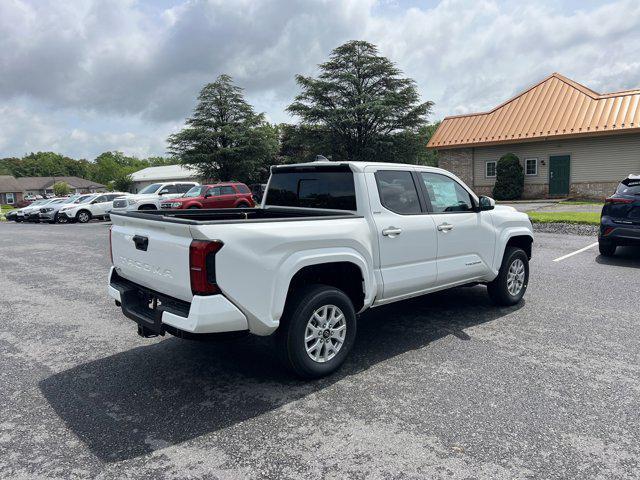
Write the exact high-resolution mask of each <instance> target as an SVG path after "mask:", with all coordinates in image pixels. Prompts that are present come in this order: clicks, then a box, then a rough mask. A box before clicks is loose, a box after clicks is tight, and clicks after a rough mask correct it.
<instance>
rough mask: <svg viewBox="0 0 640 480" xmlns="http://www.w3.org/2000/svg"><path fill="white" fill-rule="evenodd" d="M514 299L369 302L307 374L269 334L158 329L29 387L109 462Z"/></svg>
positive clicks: (309, 389)
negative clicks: (306, 376) (329, 359)
mask: <svg viewBox="0 0 640 480" xmlns="http://www.w3.org/2000/svg"><path fill="white" fill-rule="evenodd" d="M523 304H524V302H523ZM523 304H521V305H519V306H516V307H511V308H498V307H495V306H493V305H491V304H490V303H489V300H488V297H487V294H486V289H485V288H484V287H473V288H458V289H454V290H450V291H446V292H440V293H436V294H432V295H428V296H425V297H421V298H417V299H413V300H409V301H406V302H402V303H399V304H396V305H389V306H385V307H379V308H375V309H372V310H370V311H369V312H367V313H365V314H364V315H363V316H362V317H361V319H360V322H359V325H358V339H357V340H356V344H355V347H354V349H353V350H352V352H351V355H350V357H349V359H348V360H347V362H346V363H345V365H344V366H343V367H342V369H341V370H340V371H338V372H337V373H336V374H334V375H333V376H330V377H327V378H324V379H321V380H317V381H311V382H304V381H301V380H299V379H296V378H294V377H293V376H292V375H290V374H289V373H288V372H287V371H286V370H284V369H283V367H282V366H281V365H280V363H279V362H278V361H277V359H276V356H275V354H274V352H273V348H272V342H271V339H270V338H259V337H253V336H249V337H247V338H244V339H242V340H236V341H234V342H224V343H223V342H215V343H211V342H210V343H204V342H194V341H187V340H181V339H177V338H173V337H170V336H168V337H165V339H164V340H163V341H160V342H157V343H153V344H151V345H149V346H143V347H137V348H133V349H131V350H128V351H125V352H122V353H118V354H116V355H112V356H109V357H105V358H102V359H100V360H96V361H92V362H89V363H85V364H82V365H78V366H77V367H74V368H72V369H70V370H67V371H64V372H61V373H59V374H55V375H53V376H51V377H48V378H46V379H44V380H42V381H41V382H40V384H39V386H40V389H41V391H42V392H43V393H44V395H45V397H46V398H47V400H48V402H49V403H50V404H51V406H52V407H53V408H54V410H55V411H56V413H57V414H58V415H59V416H60V417H61V418H62V419H63V420H64V422H65V423H66V424H67V426H68V427H69V428H70V429H71V430H72V431H73V432H74V433H75V434H76V435H77V436H78V437H79V438H80V439H81V440H82V441H83V442H84V443H85V444H86V445H87V446H88V448H89V449H90V450H91V452H92V453H93V454H95V455H96V456H97V457H98V459H100V460H101V461H102V462H117V461H121V460H126V459H130V458H135V457H138V456H141V455H145V454H148V453H151V452H153V451H155V450H159V449H161V448H164V447H167V446H169V445H174V444H178V443H181V442H184V441H186V440H190V439H192V438H196V437H199V436H201V435H203V434H206V433H211V432H215V431H217V430H220V429H223V428H226V427H230V426H233V425H235V424H237V423H239V422H242V421H244V420H248V419H251V418H254V417H257V416H259V415H261V414H264V413H266V412H269V411H272V410H275V409H277V408H280V407H282V406H283V405H286V404H288V403H290V402H293V401H295V400H299V399H301V398H304V397H306V396H308V395H310V394H313V393H314V392H317V391H320V390H322V389H324V388H326V387H327V386H330V385H332V384H333V383H335V382H338V381H340V380H341V379H343V378H345V377H347V376H350V375H354V374H358V373H359V372H362V371H364V370H366V369H368V368H370V367H371V366H373V365H376V364H378V363H380V362H384V361H386V360H389V359H391V358H393V357H395V356H397V355H400V354H403V353H405V352H408V351H410V350H415V349H420V348H423V347H425V346H427V345H429V344H430V343H431V342H434V341H436V340H438V339H440V338H443V337H446V336H448V335H454V336H456V337H457V338H459V339H461V340H469V339H470V338H471V337H469V335H468V334H467V333H465V332H464V329H466V328H469V327H473V326H475V325H479V324H482V323H485V322H490V321H492V320H495V319H497V318H500V317H503V316H505V315H507V314H509V313H512V312H514V311H516V310H518V309H519V308H521V307H522V306H523ZM131 331H132V334H133V332H134V329H133V326H132V328H131ZM381 339H383V341H381ZM436 366H437V365H434V366H433V368H436ZM425 368H429V366H428V365H427V366H426V367H425Z"/></svg>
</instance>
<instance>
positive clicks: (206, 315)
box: [109, 267, 249, 336]
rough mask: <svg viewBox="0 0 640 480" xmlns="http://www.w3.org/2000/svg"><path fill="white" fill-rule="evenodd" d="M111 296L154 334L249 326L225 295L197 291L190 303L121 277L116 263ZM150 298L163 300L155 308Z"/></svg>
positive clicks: (178, 333) (236, 328) (110, 291)
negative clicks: (154, 308) (204, 294)
mask: <svg viewBox="0 0 640 480" xmlns="http://www.w3.org/2000/svg"><path fill="white" fill-rule="evenodd" d="M109 296H110V297H111V298H113V299H114V300H115V301H116V302H119V303H120V305H121V307H122V313H123V314H124V315H125V316H126V317H128V318H130V319H131V320H133V321H134V322H136V323H137V324H138V326H139V327H142V328H143V329H146V330H147V331H148V332H150V333H152V334H154V335H164V333H165V332H166V331H168V332H169V333H172V334H174V335H178V336H180V333H181V332H186V333H189V334H208V333H224V332H238V331H243V330H248V329H249V325H248V322H247V318H246V317H245V316H244V314H243V313H242V312H241V311H240V310H238V308H237V307H236V306H235V305H234V304H232V303H231V302H230V301H229V300H227V299H226V298H225V297H224V296H223V295H209V296H198V295H195V296H194V297H193V300H192V301H191V303H189V302H184V301H182V300H178V299H175V298H172V297H169V296H167V295H163V294H160V293H157V292H154V291H152V290H150V289H147V288H145V287H142V286H140V285H137V284H135V283H133V282H131V281H129V280H126V279H124V278H122V277H119V276H118V274H117V272H115V269H114V267H111V270H110V272H109ZM150 298H157V299H158V300H159V301H160V303H161V305H160V306H158V308H157V309H156V310H152V309H151V308H149V306H148V300H149V299H150ZM175 330H177V331H175Z"/></svg>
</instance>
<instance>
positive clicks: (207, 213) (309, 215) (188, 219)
mask: <svg viewBox="0 0 640 480" xmlns="http://www.w3.org/2000/svg"><path fill="white" fill-rule="evenodd" d="M111 215H113V216H116V215H117V216H122V217H133V218H141V219H145V220H156V221H159V222H171V223H181V224H185V225H212V224H220V223H253V222H286V221H295V220H323V219H329V218H330V219H337V218H358V217H360V215H358V214H356V213H355V212H349V211H345V210H327V209H315V208H287V207H266V208H225V209H193V210H144V211H137V212H128V213H116V212H112V213H111Z"/></svg>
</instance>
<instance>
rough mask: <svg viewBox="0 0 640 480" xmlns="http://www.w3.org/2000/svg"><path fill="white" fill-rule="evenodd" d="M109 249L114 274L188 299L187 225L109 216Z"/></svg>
mask: <svg viewBox="0 0 640 480" xmlns="http://www.w3.org/2000/svg"><path fill="white" fill-rule="evenodd" d="M112 222H113V226H112V227H111V248H112V253H113V265H114V266H115V267H116V270H117V272H118V275H120V276H121V277H124V278H126V279H127V280H130V281H132V282H134V283H137V284H139V285H142V286H144V287H147V288H149V289H151V290H155V291H157V292H160V293H164V294H165V295H168V296H171V297H174V298H179V299H180V300H184V301H187V302H190V301H191V300H192V298H193V295H192V293H191V278H190V275H189V245H190V244H191V232H190V229H189V225H181V224H176V223H168V222H159V221H157V220H143V219H140V218H132V217H125V216H120V215H113V216H112Z"/></svg>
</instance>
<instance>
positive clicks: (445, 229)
mask: <svg viewBox="0 0 640 480" xmlns="http://www.w3.org/2000/svg"><path fill="white" fill-rule="evenodd" d="M450 230H453V225H451V224H450V223H441V224H440V225H438V231H439V232H448V231H450Z"/></svg>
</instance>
